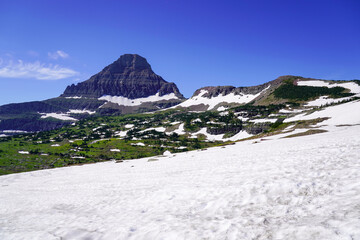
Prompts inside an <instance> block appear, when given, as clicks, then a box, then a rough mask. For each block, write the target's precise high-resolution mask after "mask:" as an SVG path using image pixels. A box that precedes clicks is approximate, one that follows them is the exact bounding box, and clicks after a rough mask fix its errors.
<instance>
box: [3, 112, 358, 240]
mask: <svg viewBox="0 0 360 240" xmlns="http://www.w3.org/2000/svg"><path fill="white" fill-rule="evenodd" d="M358 120H359V118H358ZM359 132H360V126H351V127H350V126H346V127H338V128H335V129H334V131H331V132H326V133H321V134H316V135H310V136H304V137H296V138H290V139H275V140H267V141H260V142H258V143H256V144H253V140H251V141H244V142H239V143H236V144H235V145H231V146H226V147H224V148H221V147H218V148H210V149H208V150H206V151H192V152H187V153H177V154H176V156H174V155H171V156H169V157H167V156H165V157H161V158H159V161H153V162H148V161H147V160H148V158H145V159H140V160H134V161H125V162H123V163H121V164H120V163H114V162H105V163H98V164H88V165H83V166H73V167H65V168H57V169H51V170H41V171H35V172H26V173H20V174H11V175H5V176H0V183H1V184H0V205H1V208H0V229H1V230H0V239H3V240H9V239H47V240H52V239H102V240H104V239H105V240H106V239H190V240H192V239H229V240H231V239H244V240H248V239H259V240H265V239H274V240H275V239H292V240H299V239H326V240H340V239H349V240H350V239H360V228H359V226H360V218H359V216H360V209H359V203H360V181H359V179H360V158H359V156H360V138H359V137H358V134H356V133H359Z"/></svg>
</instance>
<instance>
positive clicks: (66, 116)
mask: <svg viewBox="0 0 360 240" xmlns="http://www.w3.org/2000/svg"><path fill="white" fill-rule="evenodd" d="M39 114H42V116H41V118H49V117H52V118H56V119H60V120H63V121H77V119H75V118H72V117H70V116H69V114H67V113H39Z"/></svg>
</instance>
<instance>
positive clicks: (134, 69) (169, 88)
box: [61, 54, 184, 99]
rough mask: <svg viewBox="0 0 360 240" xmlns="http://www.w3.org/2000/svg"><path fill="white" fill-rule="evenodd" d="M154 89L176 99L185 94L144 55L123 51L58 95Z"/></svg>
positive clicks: (134, 94)
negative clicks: (167, 79) (153, 68)
mask: <svg viewBox="0 0 360 240" xmlns="http://www.w3.org/2000/svg"><path fill="white" fill-rule="evenodd" d="M156 93H159V96H163V95H166V94H170V93H174V94H175V95H176V96H177V97H178V98H179V99H183V98H184V96H183V95H182V94H181V93H180V92H179V89H178V88H177V86H176V85H175V83H169V82H167V81H165V80H164V79H163V78H162V77H160V76H159V75H157V74H155V73H154V72H153V70H152V69H151V66H150V64H149V63H148V62H147V61H146V59H145V58H143V57H141V56H139V55H137V54H125V55H122V56H121V57H120V58H119V59H118V60H116V61H115V62H113V63H112V64H110V65H108V66H107V67H105V68H104V69H103V70H102V71H101V72H99V73H97V74H95V75H94V76H92V77H91V78H90V79H89V80H87V81H84V82H81V83H78V84H77V85H74V84H73V85H71V86H68V87H67V88H66V90H65V91H64V93H63V94H62V95H61V97H75V96H76V97H90V98H99V97H101V96H104V95H110V96H122V97H126V98H130V99H135V98H144V97H148V96H152V95H155V94H156Z"/></svg>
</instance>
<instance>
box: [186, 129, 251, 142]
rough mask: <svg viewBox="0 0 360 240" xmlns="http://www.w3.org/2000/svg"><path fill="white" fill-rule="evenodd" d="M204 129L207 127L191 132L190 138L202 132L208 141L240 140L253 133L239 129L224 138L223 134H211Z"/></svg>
mask: <svg viewBox="0 0 360 240" xmlns="http://www.w3.org/2000/svg"><path fill="white" fill-rule="evenodd" d="M206 130H207V128H201V129H200V130H199V131H197V132H195V133H192V134H191V138H197V135H198V134H203V135H205V136H206V139H207V140H208V141H237V140H241V139H244V138H248V137H251V136H253V135H251V134H249V133H247V132H246V131H240V132H238V133H237V134H235V135H234V136H232V137H229V138H224V135H225V134H216V135H213V134H210V133H207V132H206Z"/></svg>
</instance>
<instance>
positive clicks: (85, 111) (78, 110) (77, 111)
mask: <svg viewBox="0 0 360 240" xmlns="http://www.w3.org/2000/svg"><path fill="white" fill-rule="evenodd" d="M68 113H75V114H83V113H88V114H90V115H91V114H95V113H96V112H95V111H90V110H86V109H83V110H81V109H70V110H69V112H68Z"/></svg>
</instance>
